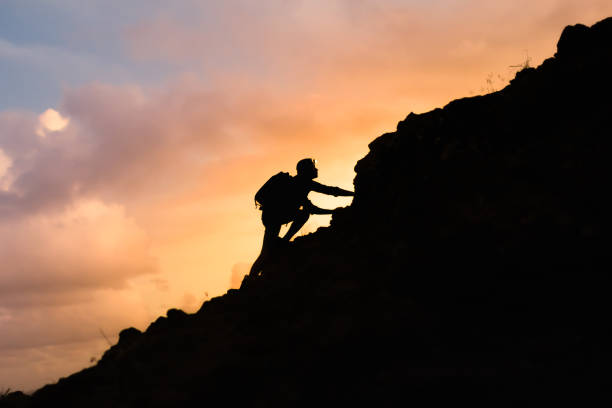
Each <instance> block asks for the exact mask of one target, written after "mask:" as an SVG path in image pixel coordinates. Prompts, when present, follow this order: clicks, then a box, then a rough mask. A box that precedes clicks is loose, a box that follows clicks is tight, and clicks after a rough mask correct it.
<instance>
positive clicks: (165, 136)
mask: <svg viewBox="0 0 612 408" xmlns="http://www.w3.org/2000/svg"><path fill="white" fill-rule="evenodd" d="M77 3H78V2H73V1H68V0H58V1H56V2H53V6H51V5H46V6H44V7H43V6H41V7H43V8H44V9H45V10H46V11H45V13H46V14H45V13H42V14H41V13H39V12H37V13H34V14H33V15H31V16H30V15H29V14H28V13H31V12H32V11H31V10H30V8H31V7H27V6H25V5H22V3H20V2H19V1H13V0H10V1H8V2H3V3H2V4H0V16H6V17H0V60H1V61H2V64H3V65H5V66H6V72H8V75H5V76H4V77H3V78H0V90H2V92H0V95H2V96H1V97H0V102H1V103H2V104H1V105H0V219H1V222H0V259H2V266H1V267H0V333H1V334H0V392H1V391H2V390H3V389H6V388H9V387H10V388H11V389H22V390H24V391H31V390H33V389H35V388H37V387H40V386H42V385H44V384H45V383H48V382H55V381H57V380H58V379H59V378H60V377H61V376H66V375H68V374H70V373H72V372H74V371H76V370H80V369H82V368H84V367H86V366H88V365H90V364H91V363H92V361H94V360H95V359H97V358H99V357H100V356H101V354H102V353H103V352H104V350H105V349H107V348H108V343H107V341H106V339H105V337H104V336H106V337H108V339H110V340H111V342H115V341H116V340H117V336H118V333H119V331H120V330H121V329H123V328H126V327H130V326H134V327H137V328H139V329H145V328H146V327H147V326H148V324H150V323H151V322H152V321H153V320H155V319H156V318H157V316H159V315H164V314H165V312H166V310H167V309H169V308H182V309H183V310H185V311H187V312H190V313H192V312H195V311H196V310H197V309H198V308H199V307H200V306H201V304H202V302H203V301H205V300H207V299H209V298H210V297H214V296H219V295H221V294H223V293H225V291H227V290H228V289H229V288H230V287H237V286H238V285H239V284H240V281H241V277H242V276H243V275H244V273H246V272H247V271H248V268H249V266H250V264H251V263H252V261H253V260H254V259H255V258H256V257H257V255H258V253H259V250H260V246H261V240H262V236H263V231H264V228H263V225H262V224H261V220H260V216H261V213H260V211H258V210H257V209H255V207H254V203H253V196H254V194H255V192H256V191H257V189H258V188H259V187H260V186H261V185H262V184H263V183H264V182H265V181H266V180H267V179H268V178H269V177H270V176H271V175H273V174H275V173H277V172H279V171H289V172H291V173H292V174H295V164H296V163H297V161H298V160H300V159H302V158H305V157H314V158H316V159H317V160H318V162H317V167H318V168H319V178H318V179H317V181H319V182H321V183H323V184H327V185H332V186H339V187H342V188H345V189H352V188H353V186H352V182H353V177H354V171H353V168H354V166H355V164H356V162H357V160H359V159H360V158H361V157H363V156H364V155H365V154H366V153H367V151H368V147H367V146H368V143H370V142H371V141H372V140H373V139H375V138H376V137H377V136H379V135H380V134H382V133H384V132H389V131H394V130H395V127H396V124H397V122H398V121H400V120H402V119H404V118H405V116H406V115H408V114H409V113H410V112H425V111H428V110H430V109H434V108H436V107H441V106H443V105H445V104H446V103H448V102H450V101H451V100H453V99H455V98H460V97H466V96H473V95H477V94H482V93H487V92H490V91H494V90H498V89H501V88H503V87H504V86H505V85H506V84H507V83H508V82H509V81H510V80H511V79H512V78H513V76H514V74H515V73H516V71H517V68H515V67H511V66H513V65H520V64H523V63H525V62H526V61H527V58H529V61H530V64H531V65H532V66H536V65H538V64H540V63H541V62H542V61H543V60H544V59H545V58H549V57H552V56H553V55H554V53H555V47H556V42H557V40H558V38H559V35H560V33H561V31H562V29H563V27H564V26H565V25H568V24H576V23H584V24H588V25H591V24H593V23H595V22H596V21H599V20H601V19H603V18H605V17H607V16H610V15H612V2H610V1H609V0H585V1H581V2H578V1H574V0H541V1H540V0H539V1H537V2H533V1H526V0H518V1H517V0H513V1H497V2H491V1H485V0H469V1H464V2H455V1H450V0H439V1H430V2H422V1H408V0H389V1H382V2H381V1H374V0H361V1H353V0H331V1H330V0H326V1H323V0H321V1H319V0H315V1H297V0H295V1H294V0H291V1H281V0H267V1H263V2H249V1H245V0H233V1H224V2H214V1H191V0H184V1H178V2H172V3H170V2H167V3H165V2H164V3H163V4H162V3H159V4H158V2H156V3H155V4H156V5H155V6H152V5H150V4H149V2H145V1H142V0H136V1H133V2H129V5H125V9H124V10H122V13H121V16H120V17H118V16H116V15H115V13H114V12H111V11H109V10H106V9H107V8H108V7H107V6H106V5H105V4H106V3H103V2H100V1H97V0H96V1H93V2H92V3H91V6H85V5H80V3H78V4H79V5H77ZM88 4H89V3H88ZM94 4H95V5H94ZM88 7H91V9H88ZM47 8H48V10H47ZM20 15H21V16H25V17H22V18H24V19H26V20H27V21H28V24H25V23H23V24H17V23H15V21H17V20H15V21H13V20H11V21H13V22H12V23H10V24H9V23H8V22H5V21H4V20H2V18H6V19H7V21H8V19H18V18H19V16H20ZM47 18H48V19H50V20H53V19H55V20H57V21H55V20H54V21H53V22H52V21H50V20H49V21H47ZM30 20H37V21H30ZM38 20H40V21H38ZM58 21H60V22H61V27H59V26H57V22H58ZM17 22H18V21H17ZM33 25H38V29H37V30H35V31H31V32H29V31H27V30H28V28H27V27H29V26H33ZM62 27H65V28H62ZM16 84H17V85H16ZM40 112H43V113H42V114H40ZM310 198H311V200H312V201H313V202H314V203H315V204H317V205H319V206H320V207H324V208H335V207H338V206H346V205H349V204H350V203H351V199H350V198H341V197H339V198H334V197H328V196H323V195H320V194H311V196H310ZM329 220H330V216H314V217H312V218H311V219H310V220H309V221H308V223H307V224H306V226H305V227H304V229H303V230H302V231H301V232H300V234H302V233H309V232H314V231H315V230H316V229H317V228H318V227H321V226H326V225H328V223H329ZM300 234H298V235H300ZM101 333H104V335H102V334H101Z"/></svg>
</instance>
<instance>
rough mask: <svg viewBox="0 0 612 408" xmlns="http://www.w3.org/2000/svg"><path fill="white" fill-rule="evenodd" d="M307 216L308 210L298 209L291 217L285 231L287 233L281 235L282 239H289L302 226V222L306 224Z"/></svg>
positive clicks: (308, 215) (308, 214)
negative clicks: (290, 221) (291, 219)
mask: <svg viewBox="0 0 612 408" xmlns="http://www.w3.org/2000/svg"><path fill="white" fill-rule="evenodd" d="M309 217H310V213H308V211H306V210H299V211H298V212H297V213H296V214H295V218H293V222H292V223H291V226H290V227H289V231H287V233H286V234H285V236H284V237H283V240H285V241H289V240H290V239H291V238H292V237H293V236H294V235H295V234H296V233H297V232H298V231H299V230H300V228H302V227H303V226H304V224H306V221H308V218H309Z"/></svg>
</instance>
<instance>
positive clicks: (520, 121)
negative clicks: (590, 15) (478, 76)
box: [0, 18, 612, 407]
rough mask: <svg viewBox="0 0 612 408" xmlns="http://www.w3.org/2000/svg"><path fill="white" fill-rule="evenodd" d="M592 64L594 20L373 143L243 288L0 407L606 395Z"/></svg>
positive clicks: (604, 261)
mask: <svg viewBox="0 0 612 408" xmlns="http://www.w3.org/2000/svg"><path fill="white" fill-rule="evenodd" d="M609 72H612V18H607V19H605V20H602V21H601V22H599V23H596V24H594V25H593V26H591V27H586V26H584V25H580V24H578V25H574V26H568V27H566V28H565V29H564V30H563V32H562V34H561V37H560V39H559V42H558V44H557V53H556V54H555V56H554V57H552V58H549V59H547V60H545V61H544V62H543V63H542V64H541V65H540V66H539V67H537V68H526V69H524V70H522V71H520V72H518V73H517V75H516V77H515V78H514V79H513V80H512V81H511V83H510V84H509V85H508V86H507V87H505V88H504V89H502V90H500V91H497V92H494V93H491V94H487V95H482V96H476V97H470V98H463V99H459V100H455V101H452V102H450V103H449V104H447V105H446V106H445V107H444V108H438V109H435V110H433V111H430V112H427V113H424V114H419V115H417V114H414V113H411V114H409V115H408V116H407V117H406V118H405V119H404V120H402V121H400V122H399V123H398V126H397V130H396V131H395V132H391V133H387V134H384V135H382V136H380V137H378V138H377V139H375V140H374V141H372V142H371V143H370V144H369V149H370V150H369V153H368V154H367V155H366V156H365V157H364V158H362V159H361V160H359V162H358V163H357V164H356V166H355V171H356V177H355V180H354V185H355V197H354V200H353V203H352V205H351V206H349V207H346V208H344V209H341V210H339V211H337V212H336V214H334V216H333V218H332V221H331V224H330V226H329V227H324V228H320V229H319V230H318V231H317V232H316V233H313V234H309V235H306V236H303V237H298V238H296V239H295V240H294V243H293V244H292V245H291V246H290V247H289V248H288V249H287V250H286V252H285V253H284V254H283V255H281V256H279V257H278V258H277V259H275V260H274V261H273V262H272V263H271V264H270V265H268V266H267V268H266V270H265V271H264V274H263V276H262V277H261V278H259V279H257V280H253V281H249V282H245V283H243V287H242V288H241V289H239V290H230V291H228V293H227V294H226V295H224V296H221V297H218V298H214V299H211V300H209V301H207V302H205V303H204V304H203V305H202V308H201V309H200V310H199V311H198V312H196V313H194V314H192V315H189V314H186V313H184V312H182V311H180V310H176V309H171V310H169V311H168V313H167V316H166V317H160V318H158V319H157V320H156V321H155V322H153V323H152V324H151V325H150V326H149V327H148V328H147V330H146V331H145V332H143V333H141V332H140V331H138V330H137V329H134V328H129V329H125V330H123V331H122V332H121V333H120V336H119V341H118V343H117V344H116V345H115V346H113V347H111V348H110V349H109V350H107V351H106V352H105V354H104V356H103V357H102V358H101V359H100V361H99V362H98V363H97V364H96V365H95V366H93V367H90V368H87V369H85V370H82V371H80V372H79V373H75V374H73V375H71V376H70V377H67V378H65V379H61V380H60V381H59V382H58V383H57V384H54V385H47V386H45V387H43V388H41V389H40V390H38V391H36V392H35V393H34V394H33V395H32V396H31V397H26V396H22V395H17V394H15V395H14V396H13V397H11V398H12V399H13V400H14V401H17V402H14V403H12V402H10V401H9V398H8V397H7V398H5V399H4V400H0V407H1V406H32V407H39V406H56V405H57V406H74V407H78V406H91V407H97V406H100V407H106V406H115V407H131V406H138V407H166V406H177V405H181V404H183V405H192V404H193V405H195V404H204V403H208V404H211V403H225V404H232V405H233V404H242V405H245V406H287V405H292V406H302V405H304V406H306V405H312V404H315V403H316V404H321V403H322V401H323V402H325V403H337V404H342V405H345V404H346V405H348V404H349V403H350V404H355V403H360V404H362V403H372V404H378V405H392V404H396V403H397V402H404V403H413V404H417V405H432V406H437V405H442V404H445V405H447V404H450V403H457V402H470V403H472V404H473V405H478V406H480V405H482V406H515V405H518V404H521V405H526V406H536V405H542V404H547V405H550V404H552V403H568V402H569V403H576V404H578V403H580V404H583V405H584V404H585V403H586V404H589V405H593V406H597V405H604V404H605V403H609V402H610V400H611V399H612V391H610V390H612V387H610V385H611V383H612V377H611V376H610V374H608V373H607V371H608V369H609V367H610V366H611V363H612V351H610V350H609V346H608V344H609V343H610V340H612V337H611V336H610V334H609V333H608V327H607V325H606V324H605V323H604V322H605V321H606V316H607V311H608V310H610V306H611V303H612V302H611V301H610V300H608V296H607V285H606V283H607V274H606V271H607V270H608V269H609V266H610V256H609V254H608V253H609V248H610V238H608V236H607V235H608V233H609V231H610V226H611V224H612V222H611V219H610V208H611V206H610V205H611V204H612V203H611V202H610V199H609V198H608V197H607V196H608V194H607V191H606V188H605V187H606V181H607V177H606V176H608V175H610V174H612V165H611V164H610V163H608V161H609V160H608V158H607V157H608V155H609V152H610V148H611V147H612V142H611V141H610V134H611V127H612V126H611V125H610V122H609V118H610V116H611V114H612V102H611V101H610V95H611V91H612V80H611V79H610V75H609ZM602 265H603V266H602ZM606 265H607V266H608V267H607V268H606V267H605V266H606ZM13 404H21V405H13Z"/></svg>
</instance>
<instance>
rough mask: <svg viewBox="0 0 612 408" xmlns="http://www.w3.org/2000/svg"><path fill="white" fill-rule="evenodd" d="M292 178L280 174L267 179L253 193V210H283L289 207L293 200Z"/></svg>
mask: <svg viewBox="0 0 612 408" xmlns="http://www.w3.org/2000/svg"><path fill="white" fill-rule="evenodd" d="M292 192H293V177H291V175H290V174H289V173H285V172H280V173H277V174H275V175H273V176H272V177H270V178H269V179H268V181H266V182H265V184H264V185H263V186H261V188H260V189H259V190H257V193H255V208H259V209H260V210H261V209H262V208H263V207H264V206H265V207H266V208H274V209H285V208H287V207H288V206H290V205H291V201H293V200H292V198H293V194H292Z"/></svg>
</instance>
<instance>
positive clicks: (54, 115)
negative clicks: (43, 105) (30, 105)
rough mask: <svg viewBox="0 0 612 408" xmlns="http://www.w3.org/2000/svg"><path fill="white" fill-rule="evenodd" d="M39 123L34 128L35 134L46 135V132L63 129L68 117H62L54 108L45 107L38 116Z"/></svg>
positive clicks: (68, 120) (66, 124)
mask: <svg viewBox="0 0 612 408" xmlns="http://www.w3.org/2000/svg"><path fill="white" fill-rule="evenodd" d="M38 120H39V121H40V125H39V126H38V128H37V129H36V134H37V135H38V136H40V137H46V136H47V133H48V132H57V131H60V130H63V129H64V128H66V126H68V123H70V119H69V118H64V117H62V115H60V113H59V112H58V111H56V110H55V109H51V108H49V109H47V110H46V111H44V112H43V113H41V114H40V116H39V117H38Z"/></svg>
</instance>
